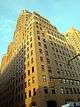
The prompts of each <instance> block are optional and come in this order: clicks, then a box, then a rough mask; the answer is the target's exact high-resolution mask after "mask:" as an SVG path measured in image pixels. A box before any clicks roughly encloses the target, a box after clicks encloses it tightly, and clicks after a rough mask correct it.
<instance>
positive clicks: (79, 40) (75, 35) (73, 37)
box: [64, 28, 80, 53]
mask: <svg viewBox="0 0 80 107" xmlns="http://www.w3.org/2000/svg"><path fill="white" fill-rule="evenodd" d="M64 35H65V37H66V40H67V42H68V43H69V44H70V45H72V46H74V48H75V50H76V52H77V53H80V31H78V30H76V29H75V28H70V29H69V30H68V31H67V32H66V33H65V34H64Z"/></svg>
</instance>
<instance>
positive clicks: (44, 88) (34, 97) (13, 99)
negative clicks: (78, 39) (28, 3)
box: [0, 10, 80, 107]
mask: <svg viewBox="0 0 80 107" xmlns="http://www.w3.org/2000/svg"><path fill="white" fill-rule="evenodd" d="M75 55H76V50H75V47H74V46H72V45H71V44H70V43H69V42H68V41H67V39H66V37H65V36H63V35H62V34H61V33H59V32H58V30H57V28H56V27H55V26H52V24H51V23H50V22H49V21H48V20H47V19H46V18H43V17H42V16H40V15H39V14H37V13H36V12H33V13H31V12H28V11H27V10H24V11H22V13H21V14H20V16H19V18H18V20H17V25H16V30H15V33H14V37H13V42H11V43H10V45H9V47H8V51H7V54H6V55H5V56H4V57H3V59H2V63H1V74H0V107H5V106H6V107H61V105H63V104H65V103H67V102H70V101H74V102H75V101H80V66H79V65H80V61H79V59H78V58H77V59H76V61H72V63H71V64H70V65H68V60H69V59H70V58H72V57H73V56H75Z"/></svg>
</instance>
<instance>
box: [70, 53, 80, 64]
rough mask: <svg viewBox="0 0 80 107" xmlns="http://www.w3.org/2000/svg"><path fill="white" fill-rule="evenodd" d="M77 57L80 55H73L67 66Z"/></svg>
mask: <svg viewBox="0 0 80 107" xmlns="http://www.w3.org/2000/svg"><path fill="white" fill-rule="evenodd" d="M78 56H80V53H78V54H77V55H75V56H74V57H73V58H71V59H70V60H68V65H70V62H71V61H72V60H74V59H75V58H77V57H78Z"/></svg>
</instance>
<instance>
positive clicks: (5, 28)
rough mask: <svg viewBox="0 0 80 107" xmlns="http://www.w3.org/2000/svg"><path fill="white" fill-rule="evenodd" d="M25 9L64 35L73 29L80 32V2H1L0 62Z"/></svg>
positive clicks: (14, 0) (21, 0)
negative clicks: (34, 13)
mask: <svg viewBox="0 0 80 107" xmlns="http://www.w3.org/2000/svg"><path fill="white" fill-rule="evenodd" d="M23 9H27V10H29V11H31V12H32V11H36V12H38V13H39V14H40V15H42V16H44V17H45V18H47V19H48V20H49V21H50V22H51V23H52V25H54V26H56V27H57V28H58V30H59V31H60V32H62V33H63V32H65V31H67V30H68V29H69V28H71V27H75V28H77V29H78V30H80V0H1V1H0V62H1V59H2V56H3V55H4V54H5V53H6V52H7V48H8V45H9V44H10V42H11V41H12V39H13V34H14V31H15V29H16V21H17V18H18V16H19V14H20V12H21V10H23Z"/></svg>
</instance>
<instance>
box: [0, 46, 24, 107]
mask: <svg viewBox="0 0 80 107" xmlns="http://www.w3.org/2000/svg"><path fill="white" fill-rule="evenodd" d="M24 62H25V51H24V47H22V48H21V49H20V50H19V52H18V53H17V54H16V55H15V56H14V57H13V58H12V59H11V61H10V62H9V64H8V65H6V67H5V68H4V70H3V73H2V74H1V78H0V81H1V82H0V107H24V97H25V89H24V87H25V86H24V85H25V72H24V71H25V63H24ZM3 66H4V65H3Z"/></svg>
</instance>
